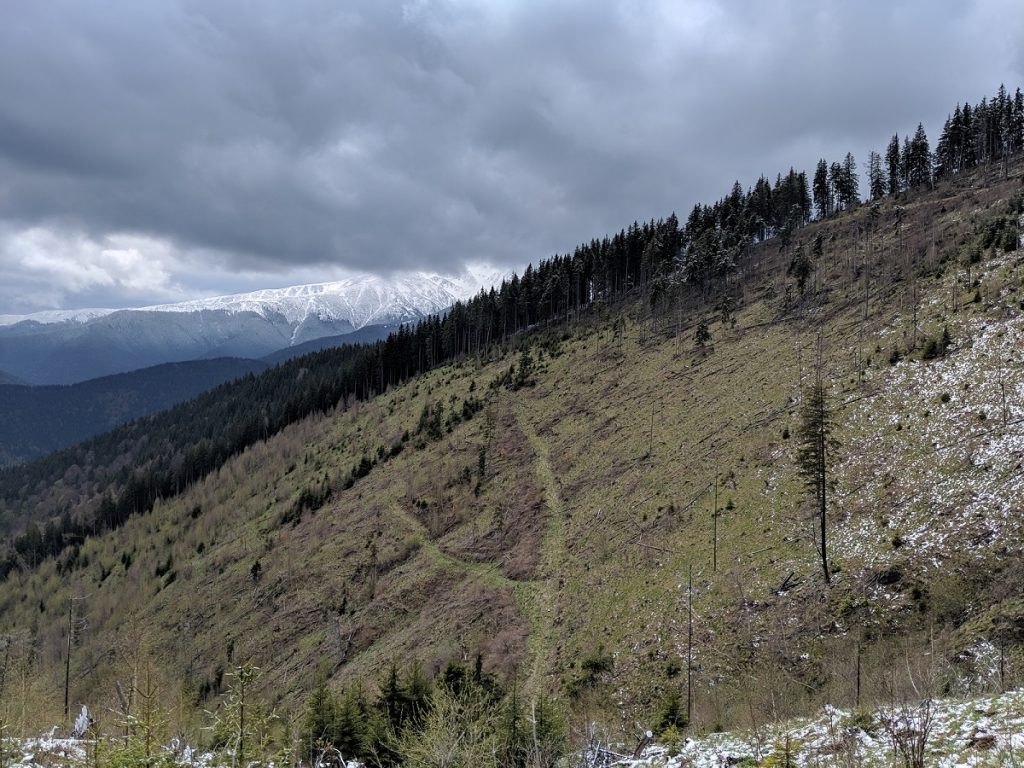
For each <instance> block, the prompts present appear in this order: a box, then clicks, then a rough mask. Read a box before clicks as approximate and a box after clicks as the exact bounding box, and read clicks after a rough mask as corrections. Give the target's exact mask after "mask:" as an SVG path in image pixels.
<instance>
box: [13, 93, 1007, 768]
mask: <svg viewBox="0 0 1024 768" xmlns="http://www.w3.org/2000/svg"><path fill="white" fill-rule="evenodd" d="M965 113H966V115H967V116H966V117H965ZM1022 129H1024V104H1022V102H1021V95H1020V92H1019V91H1017V92H1016V93H1015V95H1014V96H1013V97H1011V96H1009V95H1007V94H1006V92H1005V91H1003V90H1001V91H1000V93H999V94H998V95H997V96H996V97H995V98H993V99H991V100H983V101H982V102H981V103H980V104H978V105H977V106H975V107H970V108H969V109H965V108H960V107H958V108H957V110H956V112H955V113H954V114H953V115H952V116H951V119H950V122H949V123H948V124H947V126H946V130H945V131H944V132H943V135H942V136H941V137H940V139H939V142H938V144H937V148H936V151H935V152H934V153H933V152H932V151H931V149H930V147H929V146H928V143H927V138H926V137H924V135H923V131H919V132H918V133H917V134H916V135H915V136H914V137H908V138H907V139H906V140H905V141H904V142H903V143H902V144H901V143H900V141H899V139H898V137H897V139H896V141H895V142H894V144H895V147H896V149H895V151H894V150H893V143H890V148H889V151H887V152H886V155H885V157H884V158H882V156H881V155H878V156H874V155H873V156H872V157H871V158H869V159H868V167H867V176H868V179H867V180H868V187H869V190H868V194H867V195H866V196H867V197H868V198H869V199H868V200H867V201H866V202H863V203H862V202H861V201H860V198H861V196H862V195H861V189H860V183H859V176H858V174H857V172H856V164H855V162H854V161H853V159H852V158H847V159H846V160H845V161H844V160H840V161H838V162H835V163H831V164H830V163H828V162H823V163H821V164H819V165H818V168H817V171H816V172H815V173H814V174H813V177H812V178H809V177H808V175H807V174H805V173H802V172H797V171H795V170H791V171H789V172H787V173H785V174H779V175H778V176H777V177H776V179H775V181H774V182H771V181H769V179H768V178H767V177H762V178H761V179H759V180H758V181H757V182H756V183H755V184H754V185H752V186H751V188H750V189H749V191H744V190H743V187H742V186H741V185H739V184H738V183H737V184H736V185H734V187H733V189H732V190H731V192H730V193H729V194H728V195H726V196H725V197H723V198H722V199H720V200H719V201H718V202H716V203H714V204H713V205H697V206H695V207H694V208H693V209H692V211H691V212H690V214H689V215H688V216H687V218H686V221H685V223H682V222H680V221H679V220H678V219H677V217H676V216H674V215H671V216H669V217H667V218H665V219H659V220H653V221H649V222H646V223H643V224H640V223H637V224H634V225H631V226H630V227H628V228H626V229H624V230H623V231H621V232H620V233H618V234H616V235H614V236H610V237H606V238H603V239H600V240H594V241H592V242H590V243H587V244H583V245H581V246H579V247H578V248H577V249H576V250H575V251H574V252H573V253H572V254H565V255H560V256H555V257H553V258H551V259H548V260H545V261H542V262H540V263H539V264H538V265H537V266H536V267H530V268H528V269H527V270H526V271H525V272H524V273H523V275H521V276H517V277H514V278H513V279H511V280H510V281H507V282H506V283H504V284H503V285H502V286H501V287H500V289H496V290H493V291H491V292H488V293H482V294H480V295H479V296H477V297H476V298H474V299H472V300H470V301H468V302H465V303H460V304H458V305H456V306H455V307H454V308H453V309H452V311H450V312H449V313H447V314H446V315H444V316H443V317H433V318H431V319H429V320H428V321H425V322H423V323H421V324H419V325H418V326H416V327H415V328H412V329H410V328H402V329H400V330H399V331H398V332H396V333H394V334H392V335H391V336H389V337H388V339H386V340H384V341H381V342H378V343H375V344H372V345H360V346H349V347H344V348H341V349H338V350H325V351H321V352H317V353H314V354H312V355H309V356H306V357H303V358H299V359H295V360H289V361H287V362H284V363H282V364H281V365H280V366H278V367H275V368H273V369H271V370H269V371H267V372H266V373H264V374H262V375H260V376H251V377H248V378H246V379H245V380H243V381H240V382H237V383H234V384H229V385H222V386H221V387H218V388H217V389H215V390H213V391H211V392H209V393H207V394H204V395H202V396H200V397H199V398H197V399H195V400H193V401H190V402H188V403H185V404H182V405H180V406H177V407H176V408H174V409H171V410H170V411H167V412H165V413H163V414H159V415H155V416H151V417H149V418H146V419H141V420H139V421H137V422H134V423H133V424H131V425H128V426H125V427H122V428H119V429H117V430H115V431H113V432H110V433H107V434H106V435H102V436H99V437H97V438H94V439H92V440H90V441H88V442H86V443H83V444H81V445H78V446H75V447H73V448H69V449H66V450H64V451H61V452H59V453H57V454H54V455H52V456H50V457H47V458H46V459H43V460H40V461H38V462H34V463H32V464H29V465H26V466H25V467H21V468H18V471H7V472H5V473H3V475H2V476H0V493H2V501H3V504H4V514H5V519H4V525H5V527H6V530H7V531H9V532H10V537H9V539H8V546H7V552H6V554H5V560H4V563H5V564H4V566H3V569H2V575H3V581H2V583H0V616H2V621H3V626H2V627H0V630H2V631H3V633H4V635H5V637H6V638H7V639H6V641H5V643H6V645H5V648H6V650H7V657H6V660H5V661H4V665H5V666H4V668H3V677H0V692H2V693H4V700H5V701H10V702H14V704H12V705H11V706H12V708H13V709H12V711H13V710H14V709H16V710H17V711H18V712H20V713H21V715H20V717H22V718H23V719H25V718H34V719H35V721H41V720H42V719H45V718H48V717H58V716H59V710H60V709H61V704H62V699H63V676H62V672H63V667H61V660H62V659H65V660H66V659H67V658H68V657H67V656H66V653H67V648H66V646H67V644H68V630H67V627H68V625H70V627H71V632H72V634H73V638H72V642H71V673H70V680H71V684H70V690H71V701H72V702H73V703H74V704H77V703H80V702H81V703H89V704H90V705H91V706H95V708H96V709H97V710H99V709H100V708H101V706H107V705H109V707H111V708H113V709H116V708H117V707H118V706H119V704H118V703H117V684H118V683H119V682H121V681H123V680H125V679H127V678H128V677H130V676H132V675H135V674H137V672H138V669H139V666H138V665H139V664H140V663H141V662H140V659H143V658H160V659H161V664H160V672H159V675H158V677H159V680H157V681H156V683H154V685H156V684H159V686H160V688H161V690H163V691H165V692H168V693H167V696H166V697H167V699H168V700H169V701H171V700H173V701H174V702H176V703H175V704H174V705H173V707H172V708H173V710H174V713H173V715H172V716H171V717H172V719H174V721H175V723H176V727H179V728H181V729H182V730H189V729H192V730H193V731H194V729H195V728H196V726H197V725H198V722H199V720H200V719H201V716H200V715H199V714H198V713H199V712H200V711H201V710H203V709H204V708H211V707H213V708H216V706H217V702H218V701H219V699H218V697H219V696H220V695H221V694H222V693H224V692H225V690H226V687H227V686H228V685H229V684H230V682H231V681H230V680H229V679H228V678H227V675H228V673H230V672H231V671H232V670H233V669H234V670H235V671H236V673H238V674H248V673H245V672H244V671H243V670H244V669H245V664H247V663H251V664H253V665H255V666H256V667H259V668H260V669H261V670H262V674H261V676H260V677H259V681H258V682H256V681H254V682H253V686H254V688H255V689H256V690H258V692H259V694H260V696H261V697H263V699H264V701H265V702H266V703H267V705H268V706H269V705H274V706H276V707H277V708H278V709H279V710H280V711H282V712H291V713H296V714H295V721H294V723H293V725H294V726H295V728H293V729H283V730H279V731H277V732H276V735H275V736H274V738H275V739H278V740H279V741H287V738H286V737H285V736H283V735H282V734H283V733H284V732H285V731H287V732H288V733H293V732H295V731H301V728H305V729H306V730H305V731H302V732H303V733H304V734H305V735H306V736H309V734H310V732H309V729H310V728H312V726H311V725H310V722H313V721H314V720H315V718H314V717H313V714H310V713H314V714H315V713H317V712H319V713H320V715H322V714H323V712H324V711H326V710H323V709H321V708H319V707H321V705H322V706H326V705H324V704H323V702H324V701H327V700H328V699H330V698H331V697H332V696H333V697H336V698H337V699H338V701H337V702H335V703H336V704H337V707H336V709H337V712H341V711H345V712H347V715H345V717H346V718H348V719H347V720H345V722H347V723H348V725H344V724H342V725H339V724H338V723H339V722H340V718H341V715H338V714H337V712H336V713H335V715H331V716H330V718H328V719H329V720H330V721H331V724H330V727H331V728H332V729H336V730H332V731H331V733H332V738H336V739H341V738H342V737H343V736H344V737H346V738H348V737H351V735H352V733H355V732H356V731H358V732H359V733H361V734H363V736H360V737H359V739H356V741H357V742H358V745H357V746H354V747H353V750H356V751H358V750H364V752H365V753H366V754H368V753H369V752H370V751H373V750H376V754H378V755H379V754H381V751H382V750H386V749H392V750H400V749H406V750H411V749H413V748H414V742H415V738H414V737H413V736H410V735H409V734H414V733H423V732H425V731H428V730H429V727H430V726H429V723H430V722H431V721H430V717H429V713H431V712H433V711H435V710H432V709H431V707H434V706H435V704H434V703H432V702H435V701H436V702H440V703H437V704H436V706H437V707H441V706H442V705H443V706H458V705H459V704H458V703H459V701H463V700H462V699H460V698H459V696H460V691H464V690H471V691H475V692H476V693H474V694H473V695H479V696H482V697H483V699H482V701H483V702H484V704H483V705H481V706H482V710H487V709H488V707H490V706H491V705H494V706H496V704H495V702H499V701H501V702H505V703H506V704H507V705H508V710H507V711H508V712H516V713H519V714H517V715H516V717H519V716H520V715H522V711H521V710H520V709H518V707H520V706H521V705H524V702H535V703H536V702H540V704H539V706H540V707H541V709H543V708H545V707H552V708H553V709H554V710H556V711H558V712H561V713H564V714H565V716H566V717H567V718H568V722H567V732H568V733H569V734H570V736H573V734H575V736H573V738H576V737H578V736H579V735H580V733H581V732H582V729H584V726H585V724H586V723H589V722H592V721H594V720H598V721H601V722H604V723H607V724H609V725H610V726H611V725H615V726H619V725H621V726H622V727H624V728H625V729H626V731H625V732H630V730H631V729H633V728H634V727H635V724H636V723H638V722H639V723H644V724H649V725H650V727H652V728H655V729H656V730H659V731H667V729H668V728H670V727H671V728H675V729H681V728H684V727H687V726H689V727H690V728H692V729H694V730H713V729H715V728H718V727H720V726H723V725H737V724H745V725H753V726H754V727H756V726H757V723H758V722H764V721H766V720H772V719H778V718H781V717H786V716H792V715H795V714H802V713H806V712H807V711H809V710H810V709H812V708H813V707H815V706H817V705H820V704H822V703H825V702H841V703H843V704H849V705H854V704H860V703H862V702H863V703H867V702H879V701H883V700H885V698H886V697H887V696H889V697H906V696H910V695H911V692H913V691H918V692H920V691H922V690H927V691H928V695H932V694H933V693H940V692H942V691H943V690H945V691H946V692H947V693H949V692H958V691H968V690H969V691H981V690H987V689H989V688H994V687H1005V686H1007V685H1010V684H1012V683H1013V682H1014V681H1019V680H1021V676H1022V674H1024V657H1022V646H1021V641H1022V636H1021V632H1020V627H1021V626H1022V622H1024V616H1022V608H1021V603H1020V598H1019V595H1018V594H1017V592H1018V590H1017V589H1016V585H1019V584H1020V583H1021V578H1022V576H1024V561H1022V560H1021V549H1020V541H1021V540H1022V539H1021V533H1022V530H1021V528H1022V521H1024V518H1022V517H1021V509H1020V499H1021V492H1022V491H1024V487H1022V486H1021V480H1020V472H1019V466H1020V462H1021V461H1022V460H1024V453H1022V445H1024V379H1021V378H1020V375H1019V370H1018V369H1019V366H1017V365H1015V364H1014V362H1013V360H1014V356H1015V355H1017V354H1019V342H1020V339H1021V338H1022V334H1024V298H1022V296H1024V294H1022V291H1024V271H1022V269H1021V267H1022V264H1021V262H1020V250H1019V246H1020V243H1021V217H1022V215H1024V187H1022V179H1024V164H1022V153H1021V149H1022V147H1024V141H1022ZM922 158H924V159H922ZM925 159H927V163H925ZM926 166H927V167H926ZM922 649H924V650H922ZM893 659H899V662H900V663H899V664H898V665H895V664H894V663H893ZM392 665H396V666H397V667H399V668H401V669H402V670H403V671H402V672H399V671H397V669H396V670H395V671H394V672H393V673H392V674H390V675H389V670H391V669H392ZM993 665H995V666H993ZM994 670H997V671H994ZM435 674H438V675H440V676H439V677H438V678H437V679H436V680H435V681H434V683H433V685H434V691H435V693H434V694H431V693H429V690H430V687H431V683H430V679H431V678H432V677H433V676H434V675H435ZM469 680H472V685H470V684H469V683H468V682H467V681H469ZM19 681H20V682H19ZM3 686H6V687H3ZM460 686H463V687H460ZM481 690H485V691H486V693H481ZM438 691H441V693H437V692H438ZM170 692H173V693H170ZM318 692H319V693H318ZM342 692H344V696H342V695H341V694H342ZM311 694H312V695H313V699H312V700H310V699H309V697H310V695H311ZM399 694H401V695H399ZM389 696H390V697H391V698H389ZM316 697H319V698H316ZM403 697H404V698H403ZM432 697H434V698H432ZM446 697H448V698H446ZM488 697H490V698H488ZM510 697H518V698H513V699H510ZM317 701H319V702H320V704H317V703H316V702H317ZM509 701H512V702H513V703H512V704H508V702H509ZM346 702H347V703H346ZM453 702H454V703H453ZM480 702H481V700H477V701H476V703H477V705H480ZM488 702H490V704H488ZM463 703H464V702H463ZM332 706H333V705H332ZM503 706H504V705H503ZM403 707H404V708H405V709H403ZM338 708H340V709H338ZM332 711H333V710H332ZM437 711H440V710H437ZM503 711H504V710H503ZM303 712H306V713H307V714H306V715H305V716H304V715H302V713H303ZM403 713H404V714H403ZM477 714H478V715H479V718H478V719H480V721H481V722H483V721H484V720H485V719H486V718H484V716H483V714H482V713H481V712H478V713H477ZM320 715H317V716H320ZM524 716H525V715H524ZM304 717H305V719H303V718H304ZM324 717H326V715H325V716H324ZM560 717H561V715H560ZM555 719H557V718H555V717H554V716H553V715H552V718H551V719H550V720H549V721H548V722H549V723H553V722H554V721H555ZM300 726H301V728H300ZM506 726H507V723H506ZM489 727H492V731H494V728H496V727H497V726H495V724H494V723H493V722H492V723H491V726H489ZM326 728H327V726H326V725H325V726H324V729H326ZM346 728H347V730H346ZM389 728H390V729H391V731H390V733H392V735H395V734H398V735H397V736H395V738H397V739H398V740H397V741H394V740H392V741H389V740H388V737H387V736H386V734H387V733H389V731H388V729H389ZM324 729H321V732H322V733H323V732H326V731H324ZM381 729H383V730H381ZM552 729H553V730H557V729H555V728H554V726H553V725H552ZM501 732H502V733H505V734H506V735H507V731H501ZM381 734H385V735H381ZM401 734H405V736H404V737H403V736H401ZM403 738H405V739H406V740H405V741H403V740H402V739H403ZM517 743H518V742H517ZM553 744H554V742H552V743H551V744H548V745H547V746H550V747H551V749H552V750H555V747H554V746H553ZM545 748H547V747H545ZM556 751H557V750H556ZM353 753H355V752H350V754H353ZM360 754H363V753H360ZM395 754H397V752H393V753H391V758H389V759H394V758H395ZM517 754H518V753H517ZM510 764H523V760H520V759H519V758H516V759H515V760H512V763H510Z"/></svg>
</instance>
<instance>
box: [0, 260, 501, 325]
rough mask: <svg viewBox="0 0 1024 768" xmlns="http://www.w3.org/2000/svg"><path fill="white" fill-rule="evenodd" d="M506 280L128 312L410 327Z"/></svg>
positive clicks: (367, 285) (393, 283)
mask: <svg viewBox="0 0 1024 768" xmlns="http://www.w3.org/2000/svg"><path fill="white" fill-rule="evenodd" d="M507 276H508V273H507V272H503V271H501V270H498V269H495V268H493V267H489V266H486V265H470V266H468V267H466V268H465V270H464V271H463V272H462V273H461V274H457V275H449V276H444V275H439V274H434V273H426V272H413V273H405V274H401V275H396V276H394V277H389V278H384V277H379V276H376V275H358V276H354V277H350V278H346V279H343V280H335V281H332V282H326V283H312V284H309V285H294V286H290V287H288V288H266V289H262V290H258V291H251V292H249V293H236V294H231V295H227V296H213V297H210V298H204V299H192V300H190V301H182V302H177V303H174V304H155V305H152V306H148V307H139V308H138V309H135V310H128V311H138V312H201V311H203V310H215V311H216V310H219V311H224V312H228V313H231V314H235V313H240V312H253V313H255V314H257V315H259V316H260V317H264V318H268V317H271V316H280V317H282V318H283V319H284V320H285V321H286V322H288V323H290V324H293V325H294V324H298V325H302V324H304V323H308V322H314V321H321V322H328V323H329V322H338V321H346V322H348V323H350V324H351V326H352V328H353V329H359V328H363V327H365V326H368V325H377V324H394V323H402V322H409V321H413V320H417V319H419V318H421V317H425V316H426V315H429V314H432V313H436V312H440V311H442V310H444V309H446V308H448V307H450V306H451V305H452V304H454V303H455V302H456V301H460V300H466V299H469V298H472V297H473V296H475V295H476V294H477V293H479V292H480V291H481V290H482V289H483V290H486V289H489V288H491V287H492V286H498V285H500V284H501V281H502V280H503V279H504V278H505V277H507ZM115 311H118V310H113V309H82V310H49V311H45V312H36V313H33V314H31V315H0V325H13V324H15V323H19V322H22V321H24V320H33V321H35V322H38V323H62V322H76V323H85V322H89V321H90V320H93V319H96V318H98V317H103V316H104V315H108V314H110V313H112V312H115Z"/></svg>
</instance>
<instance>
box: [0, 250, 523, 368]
mask: <svg viewBox="0 0 1024 768" xmlns="http://www.w3.org/2000/svg"><path fill="white" fill-rule="evenodd" d="M504 277H505V275H504V273H502V272H500V271H498V270H494V269H490V268H479V267H478V268H472V269H468V270H466V271H465V272H464V273H463V274H461V275H456V276H449V277H446V276H442V275H437V274H426V273H415V274H405V275H401V276H397V277H394V278H381V277H376V276H372V275H367V276H361V277H354V278H349V279H346V280H338V281H335V282H329V283H316V284H313V285H298V286H293V287H290V288H274V289H267V290H261V291H253V292H251V293H241V294H235V295H230V296H217V297H212V298H204V299H195V300H192V301H185V302H180V303H177V304H162V305H154V306H149V307H139V308H136V309H121V310H103V309H90V310H52V311H48V312H41V313H36V314H34V315H24V316H15V315H3V316H0V369H3V370H5V371H7V372H8V373H10V374H13V375H14V376H17V377H19V378H22V379H25V380H26V381H30V382H32V383H37V384H70V383H73V382H76V381H82V380H84V379H89V378H94V377H97V376H104V375H108V374H112V373H122V372H125V371H130V370H135V369H138V368H142V367H146V366H150V365H158V364H160V363H167V362H177V361H181V360H195V359H200V358H211V357H221V356H232V357H243V358H260V357H264V356H266V355H268V354H270V353H273V352H276V351H278V350H281V349H283V348H286V347H291V346H296V345H300V344H304V343H307V342H310V341H312V340H314V339H319V338H324V337H336V336H344V335H346V334H350V333H353V332H355V331H361V335H360V340H366V339H368V338H370V337H373V333H371V332H370V331H371V330H372V329H379V330H380V331H381V333H380V334H378V336H377V337H379V336H381V335H385V334H386V331H385V330H384V328H385V327H393V326H397V325H399V324H402V323H408V322H414V321H416V320H419V319H421V318H424V317H426V316H427V315H430V314H433V313H437V312H441V311H443V310H445V309H447V308H448V307H450V306H451V305H452V304H454V303H455V302H456V301H459V300H463V299H468V298H470V297H472V296H474V295H475V294H477V293H478V292H479V291H480V290H481V289H487V288H490V287H491V286H492V285H497V284H500V283H501V280H502V279H503V278H504Z"/></svg>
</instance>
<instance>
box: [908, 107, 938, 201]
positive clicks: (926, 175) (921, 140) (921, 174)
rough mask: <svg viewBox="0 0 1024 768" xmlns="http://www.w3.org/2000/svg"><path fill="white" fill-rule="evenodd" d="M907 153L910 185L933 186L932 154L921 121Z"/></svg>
mask: <svg viewBox="0 0 1024 768" xmlns="http://www.w3.org/2000/svg"><path fill="white" fill-rule="evenodd" d="M907 154H908V156H907V160H906V166H907V184H908V186H910V187H911V188H918V187H924V186H931V183H932V160H931V157H932V156H931V151H930V149H929V146H928V137H927V136H926V135H925V132H924V126H923V125H922V124H921V123H918V124H917V130H916V131H915V132H914V138H913V139H911V141H910V143H909V145H908V149H907Z"/></svg>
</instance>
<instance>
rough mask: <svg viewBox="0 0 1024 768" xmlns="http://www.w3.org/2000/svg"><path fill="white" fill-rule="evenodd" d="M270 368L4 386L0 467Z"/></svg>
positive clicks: (245, 363)
mask: <svg viewBox="0 0 1024 768" xmlns="http://www.w3.org/2000/svg"><path fill="white" fill-rule="evenodd" d="M268 367H269V366H268V364H267V363H265V362H261V361H259V360H245V359H239V358H229V357H222V358H214V359H211V360H190V361H186V362H181V363H165V364H163V365H157V366H153V367H151V368H143V369H141V370H137V371H131V372H129V373H119V374H115V375H113V376H104V377H102V378H97V379H90V380H89V381H83V382H79V383H77V384H68V385H48V386H28V385H25V384H0V466H3V465H9V464H17V463H20V462H22V461H27V460H29V459H34V458H37V457H39V456H42V455H44V454H47V453H50V452H51V451H55V450H57V449H59V448H64V447H66V446H68V445H73V444H74V443H77V442H79V441H81V440H84V439H86V438H87V437H91V436H93V435H96V434H99V433H100V432H106V431H107V430H109V429H112V428H113V427H116V426H117V425H119V424H123V423H125V422H127V421H131V420H132V419H137V418H139V417H140V416H145V415H147V414H150V413H155V412H157V411H162V410H164V409H165V408H170V407H171V406H172V405H175V404H176V403H180V402H182V401H184V400H188V399H190V398H192V397H195V396H196V395H198V394H199V393H200V392H203V391H205V390H207V389H211V388H213V387H215V386H217V385H218V384H223V383H224V382H227V381H232V380H234V379H238V378H241V377H243V376H247V375H249V374H258V373H260V372H262V371H264V370H266V368H268Z"/></svg>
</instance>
